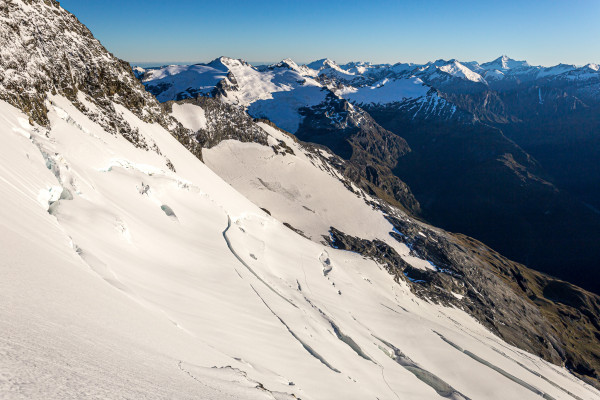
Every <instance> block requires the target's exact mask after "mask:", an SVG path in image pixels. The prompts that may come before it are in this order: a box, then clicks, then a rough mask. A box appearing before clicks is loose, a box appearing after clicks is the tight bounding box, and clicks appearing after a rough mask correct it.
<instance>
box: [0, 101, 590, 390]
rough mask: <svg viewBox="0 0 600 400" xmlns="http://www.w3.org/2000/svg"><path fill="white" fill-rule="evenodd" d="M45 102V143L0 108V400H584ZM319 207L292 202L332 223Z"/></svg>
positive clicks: (473, 332)
mask: <svg viewBox="0 0 600 400" xmlns="http://www.w3.org/2000/svg"><path fill="white" fill-rule="evenodd" d="M50 98H51V99H52V102H53V104H48V109H49V110H50V112H49V118H50V121H51V129H50V130H48V131H46V130H45V129H43V128H39V127H32V126H30V125H29V124H28V122H27V118H26V116H25V115H24V114H23V113H21V112H20V111H18V110H16V109H15V108H13V107H11V106H9V105H7V104H6V103H4V102H0V141H1V143H0V144H1V145H0V160H1V161H0V195H1V196H2V200H3V204H2V207H0V239H1V240H2V243H3V245H2V246H0V276H1V279H0V321H1V324H2V335H0V354H1V355H2V356H1V358H0V360H1V361H0V397H1V398H3V399H17V398H18V399H32V398H33V399H81V398H111V399H112V398H128V399H129V398H130V399H140V398H156V399H198V398H201V399H290V398H292V397H291V394H294V395H295V396H296V397H299V398H302V399H342V398H344V399H376V398H379V399H398V398H402V399H436V398H444V397H445V398H452V399H464V398H470V399H541V398H542V397H541V396H542V395H545V396H546V398H554V399H571V400H572V399H573V398H581V399H597V398H598V396H600V393H598V391H596V390H594V389H592V388H591V387H590V386H588V385H586V384H584V383H583V382H581V381H579V380H577V379H575V378H574V377H573V376H571V375H570V374H569V373H568V372H567V371H566V370H564V369H561V368H558V367H556V366H553V365H550V364H548V363H546V362H544V361H542V360H540V359H539V358H538V357H535V356H532V355H530V354H527V353H525V352H523V351H520V350H518V349H515V348H514V347H512V346H509V345H507V344H506V343H504V342H502V341H501V340H499V339H498V338H496V337H495V336H493V335H492V334H491V333H489V332H488V331H486V330H485V329H484V328H483V327H482V326H481V325H479V324H477V323H476V322H475V321H474V320H473V319H472V318H470V317H469V316H468V315H467V314H465V313H464V312H462V311H459V310H457V309H451V308H443V307H440V306H435V305H432V304H429V303H427V302H424V301H423V300H420V299H417V298H416V297H415V296H414V295H413V294H411V292H410V291H409V290H408V287H407V286H406V285H405V284H404V283H400V284H398V283H395V282H394V280H393V278H392V277H391V276H390V275H389V274H388V273H387V272H386V271H385V270H384V268H383V267H382V266H380V265H378V264H377V263H375V262H373V261H370V260H366V259H363V257H361V256H359V255H357V254H354V253H351V252H346V251H340V250H335V249H332V248H329V247H326V246H324V245H322V244H319V243H315V242H314V241H311V240H308V239H305V238H303V237H301V236H299V235H298V234H296V233H294V232H293V231H291V230H290V229H288V228H286V227H285V226H284V225H283V224H282V222H285V221H278V220H277V219H275V218H273V217H270V216H268V215H267V214H265V213H264V212H263V211H261V210H260V208H259V207H257V206H256V205H254V204H253V203H251V202H250V201H249V200H248V199H247V198H245V197H244V196H242V195H241V194H239V193H238V192H237V191H236V190H235V189H234V188H233V187H231V186H230V185H229V184H227V183H225V181H223V180H222V179H221V178H219V177H218V176H217V175H216V174H215V173H213V172H212V171H211V170H210V169H209V168H208V167H207V166H205V165H204V164H203V163H202V162H200V161H199V160H197V159H196V158H194V157H193V156H192V155H191V154H190V153H189V152H188V151H186V150H185V149H184V148H183V147H182V146H181V145H180V144H179V143H178V142H177V141H176V140H175V139H174V138H173V137H171V136H170V135H169V133H168V132H166V131H165V130H164V129H163V128H161V127H160V126H158V125H150V124H147V123H144V122H142V121H141V120H139V119H138V118H136V117H135V116H134V115H133V114H131V113H130V112H129V111H127V110H126V109H125V108H123V107H121V106H119V105H115V108H116V109H117V111H118V112H119V113H121V114H122V118H124V119H125V120H127V121H128V122H129V124H130V125H131V126H132V127H137V128H139V131H140V134H141V135H143V136H144V137H145V138H146V140H147V141H148V142H149V143H156V145H157V147H158V148H159V149H160V153H161V154H158V152H155V151H146V150H143V149H137V148H135V147H134V146H133V145H131V144H130V143H129V142H128V141H126V140H125V139H123V138H122V137H120V136H113V135H111V134H109V133H107V132H105V131H103V130H102V129H101V128H100V127H99V125H97V124H96V123H94V122H92V121H91V120H89V119H88V118H87V117H85V116H84V115H83V114H81V113H80V112H79V111H77V109H76V108H75V107H74V106H73V105H72V104H70V103H69V101H68V100H66V99H65V98H62V97H50ZM224 146H227V143H225V144H224ZM250 150H251V151H256V150H253V149H250ZM257 153H258V152H257ZM221 154H226V153H221ZM232 154H239V152H233V153H232ZM257 155H259V154H257ZM218 156H219V150H217V151H216V152H215V157H217V158H218ZM265 156H266V154H265ZM288 157H289V156H288ZM167 158H168V159H169V160H170V161H171V162H172V163H173V165H174V166H175V168H176V171H177V173H174V172H171V171H170V170H169V169H168V168H167V166H166V159H167ZM301 160H302V157H300V156H299V157H298V158H297V159H296V160H293V161H294V162H297V163H300V162H301ZM274 165H275V164H274ZM248 168H251V166H250V165H248ZM257 168H258V169H260V168H263V166H261V163H258V166H257ZM302 170H304V171H305V172H304V173H306V174H308V172H306V170H307V168H301V171H302ZM259 172H260V171H259ZM285 173H288V172H285ZM245 174H248V175H249V174H250V173H249V172H248V173H245ZM282 176H285V174H284V175H282ZM274 177H275V175H274ZM273 179H274V178H273ZM306 179H307V178H306V177H301V179H299V182H298V183H297V185H298V186H300V185H302V182H303V180H306ZM319 179H322V182H325V183H328V182H326V180H325V178H323V177H321V178H319ZM265 182H266V181H265ZM269 183H270V184H271V183H272V182H269ZM280 183H281V182H280ZM288 184H289V188H291V187H292V185H293V184H294V183H293V182H289V183H288ZM59 188H62V190H60V195H59V196H58V197H57V196H56V195H55V193H58V190H59ZM286 188H287V187H286ZM265 190H267V189H265ZM302 190H303V191H301V193H302V194H304V195H306V194H308V192H307V191H305V189H304V188H303V189H302ZM299 191H300V189H299ZM44 192H49V193H50V194H48V195H45V196H42V197H43V199H44V202H45V204H42V203H41V202H40V201H39V199H40V196H41V194H42V193H44ZM331 194H332V197H331V198H327V199H324V198H318V199H316V200H313V201H312V203H307V204H310V205H311V206H312V207H314V209H315V210H319V211H320V212H322V214H321V215H323V216H325V217H327V218H330V219H331V220H334V219H336V218H337V217H336V216H335V214H329V213H327V212H324V211H322V210H323V209H325V208H328V209H335V208H340V207H342V206H345V203H344V204H337V203H336V202H337V201H339V198H341V196H342V195H340V194H337V195H336V190H332V191H331ZM314 195H315V196H316V194H314ZM270 201H271V200H270ZM344 201H347V202H348V204H351V200H350V199H345V200H344ZM293 205H294V202H292V205H291V206H289V207H292V206H293ZM271 207H272V208H273V210H275V207H274V206H272V205H271ZM286 207H288V206H286ZM286 207H283V206H282V208H281V209H282V210H283V211H282V212H284V211H285V210H286ZM360 212H361V213H362V212H364V211H360ZM290 218H291V217H290ZM298 220H299V219H297V220H295V222H296V223H298ZM352 224H354V223H352V222H349V225H348V226H347V227H346V228H347V229H349V230H351V229H352V228H353V225H352ZM378 224H379V222H376V223H375V225H376V226H379V225H378ZM298 225H299V226H300V224H299V223H298ZM354 228H356V229H359V227H356V226H354ZM360 229H362V228H360ZM373 229H374V230H373V234H375V235H378V234H379V233H378V232H376V228H373ZM377 229H379V228H377ZM307 231H308V229H307ZM326 270H327V271H328V272H327V274H325V273H324V271H326ZM463 350H465V351H466V350H468V352H470V353H465V351H463ZM469 354H475V355H476V356H477V357H479V358H480V360H481V359H482V360H485V362H486V363H488V364H489V365H488V364H482V363H481V362H480V361H478V360H477V359H475V358H473V357H472V356H470V355H469ZM499 371H504V372H507V373H508V374H509V375H506V374H503V373H500V372H499ZM509 377H512V378H509ZM513 378H514V379H513ZM523 383H526V385H523ZM568 393H572V394H573V395H576V396H577V397H574V396H573V395H570V394H568ZM442 396H443V397H442Z"/></svg>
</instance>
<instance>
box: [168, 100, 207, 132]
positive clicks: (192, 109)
mask: <svg viewBox="0 0 600 400" xmlns="http://www.w3.org/2000/svg"><path fill="white" fill-rule="evenodd" d="M171 114H172V115H173V117H175V118H176V119H177V120H178V121H179V122H181V125H183V126H184V127H185V128H187V129H191V130H192V131H194V132H195V131H197V130H199V129H205V128H206V115H205V113H204V110H203V109H202V107H199V106H196V105H194V104H176V103H175V104H173V109H172V112H171Z"/></svg>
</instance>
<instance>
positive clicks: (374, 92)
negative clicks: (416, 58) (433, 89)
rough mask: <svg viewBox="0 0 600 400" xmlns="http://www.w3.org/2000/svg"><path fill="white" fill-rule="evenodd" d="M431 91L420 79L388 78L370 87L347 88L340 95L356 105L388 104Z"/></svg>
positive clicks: (421, 95)
mask: <svg viewBox="0 0 600 400" xmlns="http://www.w3.org/2000/svg"><path fill="white" fill-rule="evenodd" d="M429 89H430V87H428V86H426V85H425V84H424V83H423V81H422V80H421V79H419V78H415V77H410V78H399V79H387V78H386V79H384V80H382V81H379V82H376V83H375V84H374V85H370V86H362V87H352V86H345V87H343V88H342V89H341V90H340V91H339V92H338V94H339V95H340V96H341V97H343V98H345V99H348V100H349V101H351V102H352V103H356V104H386V103H393V102H401V101H403V100H407V99H415V98H419V97H423V96H425V95H427V92H428V91H429Z"/></svg>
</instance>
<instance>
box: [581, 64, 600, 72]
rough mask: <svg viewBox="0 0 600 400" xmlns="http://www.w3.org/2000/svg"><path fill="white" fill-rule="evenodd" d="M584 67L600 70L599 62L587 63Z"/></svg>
mask: <svg viewBox="0 0 600 400" xmlns="http://www.w3.org/2000/svg"><path fill="white" fill-rule="evenodd" d="M584 68H587V69H591V70H593V71H600V65H598V64H587V65H586V66H585V67H584Z"/></svg>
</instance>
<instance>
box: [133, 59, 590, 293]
mask: <svg viewBox="0 0 600 400" xmlns="http://www.w3.org/2000/svg"><path fill="white" fill-rule="evenodd" d="M135 73H136V75H137V76H138V78H139V79H140V80H141V81H142V82H143V83H144V85H145V86H146V88H147V90H148V91H150V92H151V93H153V94H154V95H156V96H157V98H158V99H159V100H160V101H163V102H165V101H173V100H183V99H187V98H196V97H197V96H201V97H207V98H215V99H218V100H219V101H220V102H223V103H226V104H229V105H231V106H234V107H238V108H240V109H242V110H244V111H246V112H247V113H248V114H249V115H250V116H251V117H253V118H264V119H268V120H270V121H272V122H273V123H275V124H276V125H277V126H278V127H280V128H282V129H284V130H286V131H288V132H291V133H293V134H295V135H296V136H297V137H298V138H300V139H302V140H305V141H310V142H313V143H318V144H322V145H325V146H327V147H329V148H330V149H331V150H333V151H334V152H335V153H336V154H337V155H339V156H340V157H342V158H344V159H346V160H349V161H350V162H351V163H353V165H354V166H355V168H356V170H357V171H358V172H357V173H358V174H359V175H360V176H362V177H363V178H365V179H366V180H367V181H368V182H369V187H368V190H370V191H371V192H372V193H377V194H379V195H380V196H383V197H386V198H389V199H393V200H394V201H396V204H398V205H401V206H403V207H404V208H405V209H407V210H409V211H410V212H412V213H414V214H415V215H419V216H421V217H423V218H425V219H426V220H428V221H430V222H432V223H434V224H436V225H439V226H441V227H443V228H446V229H449V230H452V231H457V232H462V233H466V234H469V235H471V236H474V237H476V238H479V239H481V240H483V241H484V242H485V243H487V244H489V245H491V246H492V247H494V248H495V249H497V250H499V251H500V252H502V253H503V254H506V255H508V256H509V257H511V258H513V259H515V260H518V261H520V262H523V263H525V264H527V265H529V266H531V267H533V268H536V269H539V270H541V271H545V272H548V273H551V274H553V275H556V276H559V277H562V278H564V279H569V280H571V281H573V282H576V283H578V284H580V285H582V286H583V287H586V288H588V289H590V290H594V291H596V292H597V293H600V246H597V245H596V244H597V243H599V242H600V211H599V210H600V163H599V162H598V159H599V157H600V69H599V66H598V65H597V64H587V65H585V66H579V67H578V66H575V65H566V64H559V65H556V66H553V67H542V66H532V65H529V64H528V63H527V62H526V61H516V60H513V59H511V58H509V57H507V56H502V57H499V58H497V59H495V60H493V61H491V62H487V63H482V64H479V63H476V62H460V61H457V60H449V61H446V60H438V61H435V62H430V63H427V64H405V63H398V64H393V65H392V64H371V63H365V62H353V63H348V64H344V65H338V64H337V63H335V62H334V61H332V60H329V59H322V60H318V61H315V62H312V63H309V64H307V65H298V64H296V63H295V62H294V61H293V60H290V59H286V60H283V61H281V62H279V63H276V64H273V65H266V66H256V67H254V66H251V65H250V64H248V63H245V62H244V61H242V60H236V59H231V58H227V57H221V58H219V59H216V60H214V61H212V62H210V63H208V64H196V65H189V66H165V67H161V68H154V69H142V68H135Z"/></svg>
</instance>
